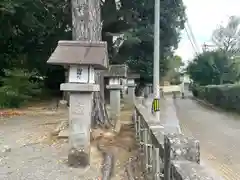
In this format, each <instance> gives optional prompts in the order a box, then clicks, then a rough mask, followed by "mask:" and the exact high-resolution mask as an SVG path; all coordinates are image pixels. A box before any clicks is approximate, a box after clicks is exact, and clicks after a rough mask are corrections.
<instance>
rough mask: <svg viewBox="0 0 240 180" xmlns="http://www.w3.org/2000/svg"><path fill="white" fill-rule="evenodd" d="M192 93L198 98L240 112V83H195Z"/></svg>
mask: <svg viewBox="0 0 240 180" xmlns="http://www.w3.org/2000/svg"><path fill="white" fill-rule="evenodd" d="M192 93H193V95H194V96H196V97H197V98H199V99H203V100H205V101H208V102H209V103H211V104H213V105H216V106H219V107H221V108H223V109H226V110H233V111H237V112H240V84H224V85H208V86H197V85H195V86H194V87H193V88H192Z"/></svg>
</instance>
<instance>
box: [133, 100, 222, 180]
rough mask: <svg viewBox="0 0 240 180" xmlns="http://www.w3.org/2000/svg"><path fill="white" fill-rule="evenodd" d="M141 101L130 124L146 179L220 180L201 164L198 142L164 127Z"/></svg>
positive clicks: (136, 106) (137, 104)
mask: <svg viewBox="0 0 240 180" xmlns="http://www.w3.org/2000/svg"><path fill="white" fill-rule="evenodd" d="M140 99H141V101H140V100H136V102H135V111H134V113H133V122H134V124H135V130H136V139H137V140H138V142H139V145H140V149H141V152H142V156H141V160H142V162H141V164H142V168H143V169H142V170H143V171H144V172H145V173H144V174H145V179H146V180H148V179H153V177H154V179H156V180H160V179H164V180H220V179H221V178H220V177H216V176H215V175H214V174H212V173H211V172H210V171H209V170H208V169H207V168H206V167H204V166H202V165H200V143H199V141H198V140H196V139H194V138H190V137H186V136H185V135H183V134H181V133H178V132H177V131H176V132H175V131H174V130H172V129H169V128H168V127H163V126H162V124H161V122H160V121H156V120H155V118H154V116H153V115H152V114H151V111H149V110H148V109H147V108H148V107H146V106H145V105H143V104H142V98H140Z"/></svg>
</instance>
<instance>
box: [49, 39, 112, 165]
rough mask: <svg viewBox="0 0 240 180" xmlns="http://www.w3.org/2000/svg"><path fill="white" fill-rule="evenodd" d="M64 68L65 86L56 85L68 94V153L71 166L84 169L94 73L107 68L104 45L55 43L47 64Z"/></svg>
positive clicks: (87, 163) (101, 43)
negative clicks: (65, 71)
mask: <svg viewBox="0 0 240 180" xmlns="http://www.w3.org/2000/svg"><path fill="white" fill-rule="evenodd" d="M47 63H49V64H53V65H62V66H64V67H65V68H68V71H69V73H68V83H63V84H61V86H60V89H61V90H62V91H66V92H69V146H70V147H69V153H68V162H69V165H72V166H77V165H78V166H87V165H89V158H90V130H91V113H92V106H93V92H96V91H99V90H100V88H99V85H98V84H96V83H95V70H102V69H107V68H108V53H107V43H105V42H88V41H59V42H58V45H57V47H56V49H55V51H54V52H53V53H52V55H51V57H50V58H49V60H48V61H47Z"/></svg>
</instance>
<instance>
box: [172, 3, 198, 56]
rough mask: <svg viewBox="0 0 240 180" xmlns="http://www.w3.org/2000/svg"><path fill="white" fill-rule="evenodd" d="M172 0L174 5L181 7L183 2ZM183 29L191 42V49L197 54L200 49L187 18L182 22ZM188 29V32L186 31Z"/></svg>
mask: <svg viewBox="0 0 240 180" xmlns="http://www.w3.org/2000/svg"><path fill="white" fill-rule="evenodd" d="M173 1H174V3H175V5H176V6H180V8H183V6H182V5H183V4H177V2H176V0H173ZM184 30H185V32H186V34H187V37H188V40H189V41H190V43H191V46H192V48H193V51H194V53H195V55H198V54H199V53H200V49H199V46H198V43H197V41H196V38H195V36H194V34H193V32H192V28H191V26H190V23H189V21H188V19H186V22H185V23H184ZM188 30H189V31H190V32H188Z"/></svg>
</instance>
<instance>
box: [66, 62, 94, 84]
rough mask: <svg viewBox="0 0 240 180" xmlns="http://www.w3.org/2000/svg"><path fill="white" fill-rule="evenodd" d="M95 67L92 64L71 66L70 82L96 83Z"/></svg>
mask: <svg viewBox="0 0 240 180" xmlns="http://www.w3.org/2000/svg"><path fill="white" fill-rule="evenodd" d="M94 77H95V76H94V68H93V67H92V66H70V68H69V79H68V80H69V82H70V83H84V84H87V83H91V84H93V83H95V79H94Z"/></svg>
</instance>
